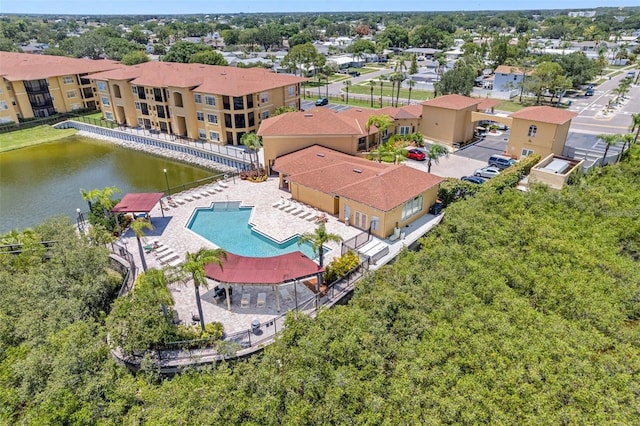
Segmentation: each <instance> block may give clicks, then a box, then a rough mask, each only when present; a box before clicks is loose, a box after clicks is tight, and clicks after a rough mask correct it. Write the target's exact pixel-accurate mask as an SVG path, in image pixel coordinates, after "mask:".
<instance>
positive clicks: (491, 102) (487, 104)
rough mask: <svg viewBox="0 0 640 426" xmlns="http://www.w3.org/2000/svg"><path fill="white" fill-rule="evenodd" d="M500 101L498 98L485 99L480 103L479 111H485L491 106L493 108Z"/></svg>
mask: <svg viewBox="0 0 640 426" xmlns="http://www.w3.org/2000/svg"><path fill="white" fill-rule="evenodd" d="M500 102H502V101H499V100H498V99H484V100H483V101H482V102H480V103H479V104H478V111H484V110H487V109H489V108H493V107H495V106H496V105H498V104H499V103H500Z"/></svg>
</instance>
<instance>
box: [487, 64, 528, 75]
mask: <svg viewBox="0 0 640 426" xmlns="http://www.w3.org/2000/svg"><path fill="white" fill-rule="evenodd" d="M495 73H496V74H523V73H524V70H523V69H522V68H519V67H512V66H509V65H498V67H497V68H496V71H495ZM531 74H533V68H529V69H527V75H531Z"/></svg>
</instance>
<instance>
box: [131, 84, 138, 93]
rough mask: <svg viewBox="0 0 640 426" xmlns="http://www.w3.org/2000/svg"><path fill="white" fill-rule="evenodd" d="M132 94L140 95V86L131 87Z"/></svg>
mask: <svg viewBox="0 0 640 426" xmlns="http://www.w3.org/2000/svg"><path fill="white" fill-rule="evenodd" d="M131 92H132V93H133V94H134V95H137V94H138V86H131Z"/></svg>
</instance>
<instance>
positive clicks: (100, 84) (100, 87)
mask: <svg viewBox="0 0 640 426" xmlns="http://www.w3.org/2000/svg"><path fill="white" fill-rule="evenodd" d="M97 85H98V90H99V91H101V92H106V91H107V83H105V82H104V81H98V83H97Z"/></svg>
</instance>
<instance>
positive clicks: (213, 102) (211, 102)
mask: <svg viewBox="0 0 640 426" xmlns="http://www.w3.org/2000/svg"><path fill="white" fill-rule="evenodd" d="M204 102H205V103H206V104H207V105H211V106H216V97H215V96H210V95H206V96H205V97H204Z"/></svg>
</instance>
